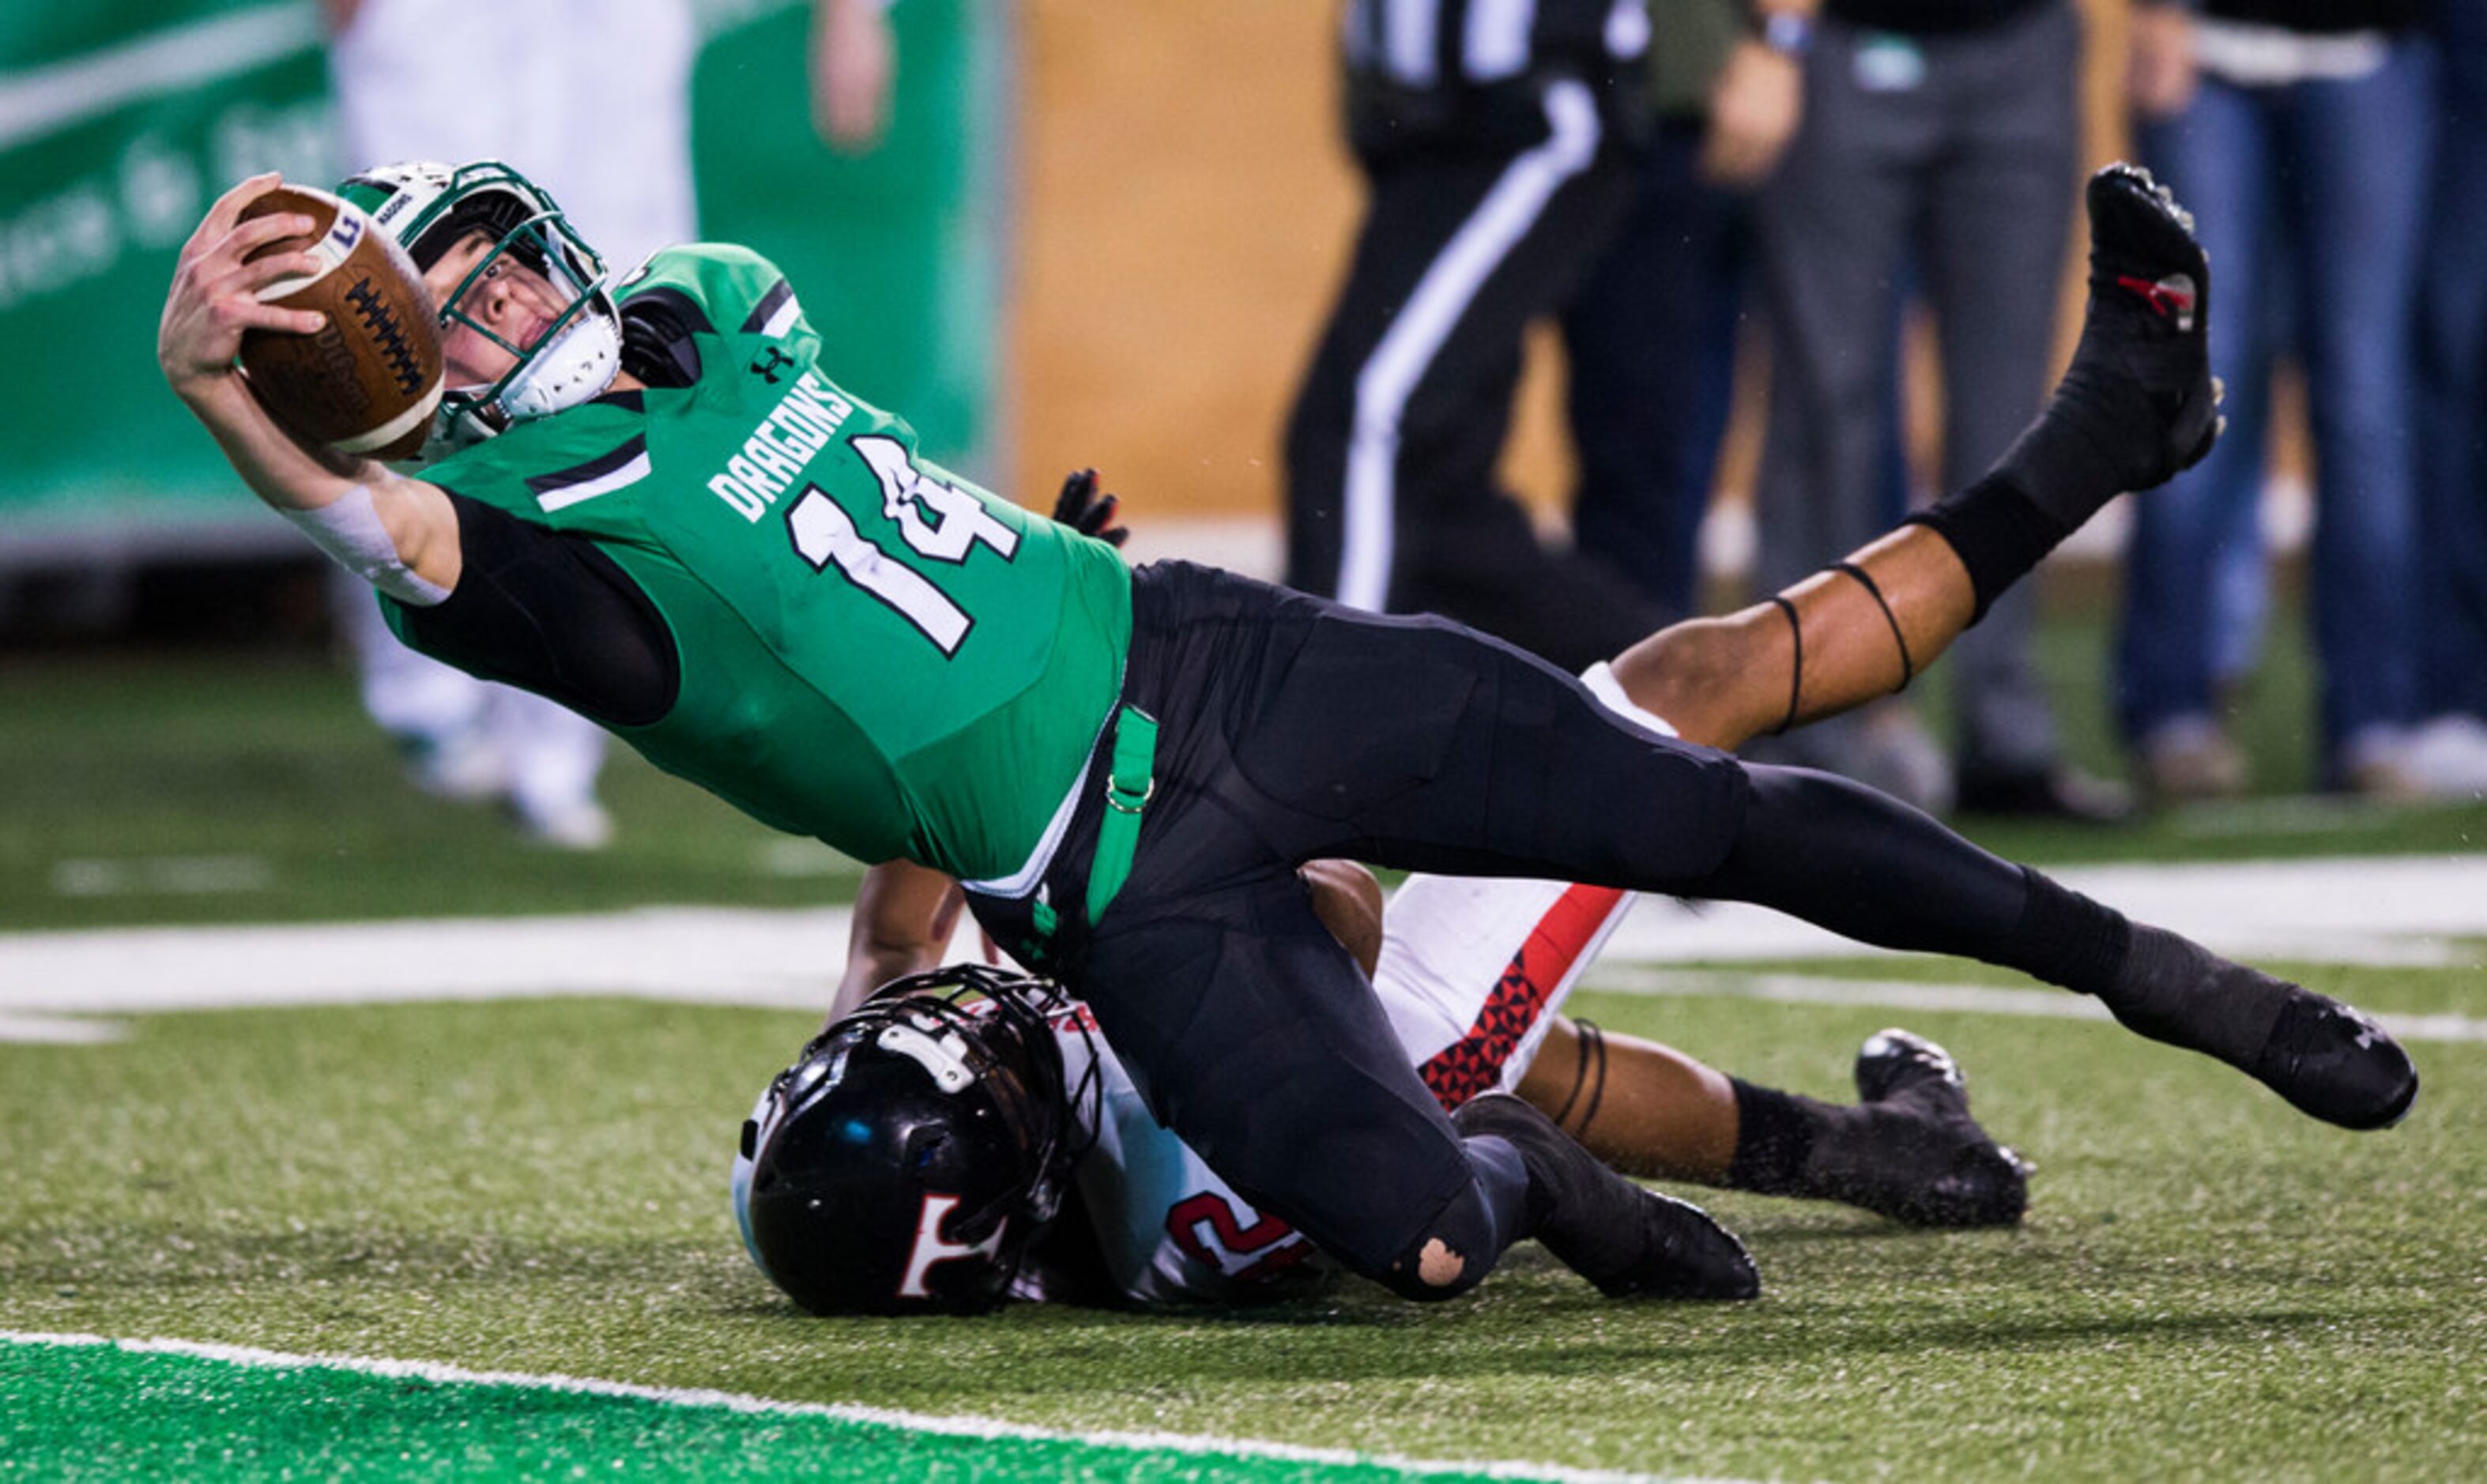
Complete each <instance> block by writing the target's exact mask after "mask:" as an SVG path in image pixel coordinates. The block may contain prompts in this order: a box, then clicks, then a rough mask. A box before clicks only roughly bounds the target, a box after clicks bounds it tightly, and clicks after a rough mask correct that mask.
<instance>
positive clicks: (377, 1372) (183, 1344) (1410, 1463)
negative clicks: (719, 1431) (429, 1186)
mask: <svg viewBox="0 0 2487 1484" xmlns="http://www.w3.org/2000/svg"><path fill="white" fill-rule="evenodd" d="M0 1344H9V1345H26V1346H47V1347H51V1348H55V1349H84V1348H92V1347H98V1346H102V1347H108V1348H110V1349H113V1350H119V1351H124V1352H126V1353H128V1354H131V1355H165V1356H185V1357H188V1358H193V1359H200V1360H213V1361H217V1362H220V1363H222V1364H226V1365H239V1366H251V1367H255V1368H259V1369H264V1370H339V1371H347V1372H350V1373H352V1374H354V1375H358V1376H376V1377H379V1378H381V1379H384V1380H393V1381H394V1380H411V1381H428V1382H433V1383H436V1384H440V1385H448V1386H508V1387H514V1388H519V1389H525V1390H539V1391H564V1392H570V1393H573V1394H576V1395H584V1396H606V1397H614V1398H617V1399H622V1400H629V1401H644V1402H656V1403H658V1404H660V1405H662V1406H668V1407H686V1408H694V1409H704V1410H710V1411H717V1412H733V1413H741V1414H756V1415H764V1416H805V1417H824V1418H829V1419H832V1420H835V1421H841V1422H862V1423H870V1424H875V1425H879V1426H882V1427H891V1428H900V1429H904V1430H907V1431H909V1432H918V1433H933V1434H937V1435H940V1436H944V1437H954V1438H983V1439H991V1440H993V1441H996V1442H1001V1441H1020V1442H1075V1443H1084V1444H1088V1445H1091V1446H1097V1447H1109V1448H1130V1449H1134V1450H1137V1449H1153V1450H1160V1451H1165V1452H1175V1453H1206V1454H1214V1455H1223V1456H1227V1457H1239V1458H1269V1459H1281V1460H1285V1461H1288V1462H1293V1463H1312V1464H1334V1465H1338V1466H1341V1467H1352V1466H1355V1465H1359V1464H1360V1465H1366V1466H1379V1467H1382V1468H1385V1469H1396V1470H1402V1471H1405V1472H1409V1473H1452V1472H1458V1473H1482V1474H1485V1475H1487V1476H1489V1477H1492V1478H1519V1479H1551V1480H1560V1481H1563V1484H1640V1481H1657V1480H1660V1479H1661V1478H1662V1476H1661V1475H1656V1474H1645V1473H1612V1472H1607V1471H1605V1470H1593V1469H1569V1468H1563V1467H1560V1466H1556V1465H1549V1464H1527V1463H1511V1462H1491V1463H1469V1462H1464V1461H1459V1460H1435V1459H1418V1458H1404V1457H1401V1456H1399V1455H1396V1454H1389V1453H1355V1452H1350V1451H1348V1450H1346V1449H1343V1448H1313V1447H1304V1446H1301V1445H1299V1444H1297V1443H1288V1442H1258V1441H1255V1440H1252V1439H1246V1438H1217V1437H1209V1436H1202V1435H1195V1434H1185V1433H1150V1432H1117V1431H1110V1430H1109V1431H1102V1432H1093V1433H1075V1432H1064V1431H1061V1430H1059V1429H1056V1428H1046V1427H1031V1426H1028V1425H1026V1424H1024V1423H1019V1422H1001V1421H995V1420H992V1419H991V1418H987V1417H974V1416H939V1415H934V1414H926V1413H915V1412H900V1411H895V1410H892V1409H889V1408H883V1407H861V1406H852V1405H847V1404H841V1403H829V1402H784V1401H776V1400H772V1399H771V1398H768V1397H765V1396H746V1395H742V1394H741V1393H738V1392H733V1391H715V1390H709V1389H706V1388H702V1387H680V1386H636V1385H633V1384H631V1383H629V1382H624V1381H599V1380H595V1379H593V1378H588V1377H579V1376H561V1375H528V1374H525V1373H522V1372H516V1371H470V1370H467V1369H466V1368H464V1367H463V1366H457V1365H444V1364H441V1363H439V1362H437V1361H433V1360H390V1359H370V1358H361V1357H356V1356H332V1355H289V1354H286V1353H284V1352H282V1351H274V1350H259V1349H255V1348H252V1347H249V1346H244V1345H213V1344H205V1343H201V1342H199V1341H195V1340H177V1339H136V1340H133V1339H115V1338H113V1337H111V1336H109V1335H102V1334H48V1333H42V1332H31V1331H23V1330H0ZM1672 1484H1728V1481H1724V1480H1693V1479H1684V1478H1678V1479H1674V1480H1673V1481H1672Z"/></svg>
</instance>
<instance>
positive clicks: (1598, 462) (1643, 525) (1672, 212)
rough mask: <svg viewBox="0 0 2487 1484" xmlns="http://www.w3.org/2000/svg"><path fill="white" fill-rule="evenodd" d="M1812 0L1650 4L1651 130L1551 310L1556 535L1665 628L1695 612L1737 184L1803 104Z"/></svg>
mask: <svg viewBox="0 0 2487 1484" xmlns="http://www.w3.org/2000/svg"><path fill="white" fill-rule="evenodd" d="M1814 10H1815V0H1784V3H1783V8H1774V9H1771V10H1768V11H1764V12H1760V13H1756V12H1754V11H1752V10H1750V9H1749V8H1748V7H1747V5H1746V0H1654V3H1653V4H1652V6H1651V12H1650V18H1651V20H1652V21H1653V22H1654V24H1655V30H1656V34H1657V35H1658V37H1659V38H1660V39H1661V41H1660V42H1659V44H1656V45H1653V46H1652V47H1651V48H1650V57H1651V64H1652V66H1651V102H1652V104H1653V109H1654V112H1655V116H1656V124H1655V126H1654V128H1653V129H1652V131H1651V135H1650V138H1649V139H1648V141H1647V142H1646V144H1644V145H1643V146H1642V147H1641V148H1640V149H1638V150H1637V151H1635V170H1636V172H1637V175H1638V182H1637V185H1636V189H1635V196H1634V199H1633V204H1632V208H1631V210H1630V211H1629V212H1628V213H1627V214H1626V215H1625V217H1624V220H1623V224H1622V227H1621V229H1620V230H1619V231H1618V233H1617V234H1616V237H1615V238H1614V240H1612V241H1611V242H1609V243H1608V244H1607V248H1606V250H1605V252H1604V253H1602V254H1601V255H1600V256H1599V258H1598V261H1597V263H1596V265H1595V266H1593V267H1592V268H1591V270H1590V272H1589V275H1588V278H1587V280H1586V281H1585V282H1583V283H1582V284H1581V286H1580V290H1579V294H1576V295H1575V296H1574V297H1573V300H1572V302H1571V304H1570V305H1569V306H1568V307H1566V308H1565V310H1564V311H1563V344H1564V349H1565V350H1566V351H1567V352H1568V358H1569V377H1568V378H1567V384H1568V387H1569V398H1570V402H1569V412H1570V416H1571V428H1572V442H1573V447H1574V450H1575V452H1576V453H1577V455H1578V457H1579V487H1578V490H1577V491H1576V493H1575V495H1574V498H1573V508H1572V531H1573V537H1574V541H1575V543H1576V544H1577V545H1578V546H1579V549H1580V551H1581V552H1582V553H1584V554H1587V555H1591V556H1595V557H1599V558H1602V559H1604V560H1605V561H1607V563H1609V564H1610V565H1612V566H1613V567H1614V568H1615V569H1616V570H1617V571H1618V572H1620V573H1621V574H1623V575H1624V576H1626V577H1628V578H1629V579H1631V581H1632V582H1633V583H1634V584H1635V586H1637V587H1638V588H1639V589H1640V590H1641V592H1642V593H1644V594H1645V595H1647V596H1648V597H1649V598H1650V599H1651V600H1653V601H1654V602H1657V603H1658V604H1659V605H1660V606H1661V607H1662V608H1663V610H1664V611H1665V612H1666V613H1667V614H1668V615H1669V616H1670V617H1683V616H1685V615H1687V614H1690V613H1691V612H1693V611H1694V610H1695V609H1696V607H1697V606H1698V605H1699V602H1700V594H1699V591H1698V588H1699V580H1700V562H1699V556H1700V551H1699V545H1700V530H1701V518H1702V516H1703V514H1704V513H1705V512H1706V510H1707V509H1708V507H1709V501H1710V493H1711V490H1712V486H1713V484H1714V481H1715V479H1716V476H1717V473H1718V463H1719V443H1720V441H1721V439H1722V438H1723V437H1724V436H1725V434H1726V429H1727V413H1728V407H1729V404H1730V401H1731V397H1732V393H1733V391H1734V388H1735V372H1736V342H1737V331H1738V327H1739V325H1740V324H1741V322H1742V320H1743V309H1744V299H1745V288H1746V280H1747V278H1748V277H1749V276H1750V267H1751V261H1752V223H1751V219H1750V212H1749V197H1748V195H1747V192H1748V191H1749V190H1750V189H1751V187H1752V186H1753V185H1754V184H1755V183H1756V182H1759V181H1761V180H1762V179H1763V178H1764V177H1766V176H1768V175H1769V174H1770V173H1771V171H1772V170H1773V169H1774V168H1775V167H1776V166H1777V164H1778V158H1779V155H1780V154H1781V152H1782V151H1784V150H1785V149H1786V148H1787V143H1788V140H1789V139H1790V138H1791V137H1792V136H1793V135H1794V134H1795V132H1796V126H1797V121H1798V119H1799V118H1800V117H1801V115H1802V107H1803V74H1802V53H1803V51H1804V48H1805V46H1806V44H1807V43H1808V42H1809V41H1810V39H1811V37H1812V16H1813V14H1814Z"/></svg>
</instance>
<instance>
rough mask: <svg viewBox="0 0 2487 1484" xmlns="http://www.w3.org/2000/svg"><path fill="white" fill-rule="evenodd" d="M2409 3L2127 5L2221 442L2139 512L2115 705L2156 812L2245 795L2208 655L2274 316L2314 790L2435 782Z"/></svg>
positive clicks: (2227, 636)
mask: <svg viewBox="0 0 2487 1484" xmlns="http://www.w3.org/2000/svg"><path fill="white" fill-rule="evenodd" d="M2418 8H2419V0H2199V4H2198V7H2197V8H2194V9H2187V8H2182V7H2179V6H2176V5H2173V4H2144V5H2141V6H2139V7H2138V8H2137V10H2136V12H2135V15H2134V28H2133V39H2134V57H2133V73H2132V88H2133V101H2134V106H2135V112H2136V115H2137V123H2138V130H2137V134H2138V146H2139V149H2140V152H2141V154H2142V156H2143V158H2144V160H2145V162H2147V163H2148V164H2149V165H2150V166H2151V168H2152V169H2153V170H2155V171H2156V172H2157V173H2158V175H2159V176H2160V178H2161V180H2163V181H2164V182H2166V183H2167V184H2168V185H2170V186H2171V187H2173V188H2174V190H2175V192H2176V194H2177V197H2178V199H2180V200H2182V201H2184V202H2185V203H2186V205H2187V206H2189V207H2191V208H2192V209H2193V210H2194V217H2195V220H2196V222H2197V223H2198V225H2199V229H2200V233H2201V238H2202V243H2203V246H2204V247H2205V248H2206V249H2207V250H2208V251H2209V254H2210V260H2211V263H2212V265H2213V267H2214V270H2215V274H2216V286H2215V290H2214V299H2215V312H2218V311H2217V306H2219V305H2224V306H2227V311H2228V312H2226V313H2224V314H2223V315H2222V318H2221V320H2220V328H2219V330H2218V331H2217V332H2216V333H2215V334H2214V335H2213V337H2212V359H2213V370H2214V371H2215V372H2216V373H2217V374H2218V375H2219V376H2221V377H2222V378H2224V379H2225V381H2226V382H2227V387H2228V400H2227V415H2228V432H2227V435H2226V436H2225V437H2223V438H2222V440H2221V442H2220V445H2219V447H2218V448H2217V449H2215V450H2214V451H2213V452H2212V454H2211V457H2210V458H2209V459H2208V460H2206V461H2205V462H2203V463H2202V464H2201V465H2200V466H2199V467H2197V468H2195V469H2194V471H2193V472H2192V473H2190V474H2188V475H2185V476H2183V477H2181V478H2179V479H2178V480H2177V481H2176V482H2175V483H2174V484H2172V485H2170V486H2169V487H2168V488H2167V489H2166V490H2159V491H2157V492H2155V493H2153V494H2152V495H2151V496H2150V497H2149V498H2148V499H2145V500H2140V501H2138V502H2136V505H2135V527H2134V537H2133V545H2132V548H2131V555H2130V563H2129V570H2128V573H2127V581H2126V595H2125V615H2124V632H2123V635H2122V640H2121V643H2120V647H2119V651H2118V676H2117V710H2118V714H2119V720H2120V723H2121V725H2122V727H2123V730H2124V735H2125V737H2126V740H2127V742H2129V743H2130V744H2131V745H2132V747H2133V748H2134V750H2135V754H2136V760H2137V765H2138V771H2139V774H2140V777H2141V779H2142V780H2143V782H2144V784H2145V786H2146V787H2147V788H2148V789H2149V790H2150V791H2151V792H2152V793H2153V794H2155V795H2157V796H2159V797H2160V798H2168V799H2184V798H2205V797H2217V796H2221V795H2228V794H2234V793H2237V792H2240V791H2241V790H2242V789H2243V788H2244V787H2245V786H2246V782H2247V779H2246V769H2245V759H2244V755H2243V753H2242V752H2241V751H2240V750H2239V749H2238V747H2237V745H2236V743H2235V742H2234V741H2233V740H2232V739H2230V738H2229V736H2228V735H2227V732H2226V729H2225V727H2224V725H2223V724H2222V719H2221V714H2220V710H2221V707H2220V692H2219V688H2218V679H2219V672H2220V668H2221V661H2222V655H2223V652H2224V653H2225V654H2229V655H2234V654H2237V653H2241V652H2245V651H2248V650H2249V644H2241V643H2240V641H2239V636H2238V635H2237V633H2236V632H2235V629H2236V626H2237V624H2238V623H2239V621H2240V615H2238V614H2237V613H2236V612H2234V611H2233V609H2234V607H2235V605H2236V604H2235V601H2234V598H2233V596H2230V597H2229V598H2228V599H2227V600H2226V601H2222V595H2234V594H2236V593H2237V592H2238V591H2239V583H2238V582H2237V581H2236V580H2235V577H2236V574H2237V571H2238V567H2237V562H2238V555H2237V547H2238V546H2240V544H2244V545H2247V546H2249V549H2251V550H2252V551H2253V552H2255V553H2256V554H2257V556H2258V553H2259V541H2260V537H2259V529H2258V526H2257V524H2256V518H2255V513H2256V511H2257V510H2258V508H2259V505H2260V502H2261V496H2262V490H2263V484H2264V478H2265V472H2266V465H2265V453H2266V444H2267V441H2268V433H2269V428H2270V421H2269V411H2270V387H2271V369H2272V361H2273V346H2272V337H2271V335H2270V334H2269V328H2270V318H2269V317H2268V316H2265V315H2262V314H2258V313H2256V310H2257V309H2258V308H2259V307H2260V306H2261V305H2262V302H2263V300H2264V297H2265V295H2266V294H2267V293H2268V288H2267V285H2268V284H2269V282H2271V281H2272V277H2273V275H2276V274H2277V273H2279V272H2281V271H2282V270H2283V268H2284V270H2285V271H2286V272H2287V273H2288V274H2289V275H2290V276H2289V281H2290V282H2291V283H2293V284H2294V286H2295V289H2296V302H2295V303H2294V305H2293V306H2292V308H2293V310H2294V321H2295V322H2296V324H2297V326H2298V330H2299V338H2300V341H2301V343H2302V345H2303V347H2304V361H2305V380H2306V391H2307V402H2308V410H2309V414H2310V422H2311V425H2312V431H2313V434H2314V445H2315V464H2314V487H2315V493H2316V510H2317V520H2316V525H2315V531H2314V541H2313V551H2312V572H2311V601H2312V608H2313V626H2314V647H2315V651H2316V654H2317V656H2318V658H2319V659H2320V662H2321V667H2322V672H2323V701H2322V717H2321V728H2320V734H2321V735H2320V744H2321V748H2322V752H2321V773H2322V780H2323V782H2324V783H2325V784H2326V786H2329V787H2334V788H2339V789H2344V790H2348V791H2350V792H2353V793H2359V794H2368V795H2377V796H2386V797H2396V796H2410V795H2417V794H2425V793H2430V792H2435V791H2436V783H2435V782H2434V781H2433V780H2431V779H2430V777H2429V776H2428V775H2427V773H2426V771H2424V770H2421V769H2420V768H2419V767H2418V763H2419V761H2420V760H2419V759H2418V758H2417V755H2416V754H2415V753H2414V751H2413V750H2412V748H2411V745H2410V740H2409V734H2408V731H2407V727H2408V724H2409V722H2410V721H2411V720H2412V719H2413V716H2414V715H2415V712H2416V707H2417V699H2418V698H2417V655H2418V642H2419V641H2418V632H2417V613H2418V607H2417V586H2416V584H2415V583H2413V581H2412V580H2411V574H2412V572H2413V570H2414V568H2415V566H2416V564H2417V531H2416V526H2415V518H2416V509H2417V507H2416V499H2417V495H2416V469H2415V458H2416V440H2415V438H2414V437H2413V435H2412V426H2411V422H2410V419H2411V417H2412V416H2413V415H2414V412H2415V406H2414V402H2413V393H2414V390H2415V388H2414V386H2413V383H2412V378H2411V372H2412V367H2413V364H2414V362H2413V354H2414V348H2413V345H2412V339H2411V316H2412V313H2413V311H2414V309H2415V307H2416V306H2415V300H2414V297H2413V294H2414V291H2415V288H2416V283H2417V277H2416V274H2417V262H2418V251H2419V245H2420V238H2421V236H2422V233H2423V230H2424V216H2425V200H2426V186H2427V171H2428V160H2429V148H2428V145H2429V139H2430V137H2431V135H2432V133H2433V121H2432V105H2433V95H2432V91H2431V75H2430V62H2431V59H2430V55H2429V51H2428V48H2427V46H2426V43H2425V41H2424V39H2423V38H2422V37H2421V36H2420V35H2419V34H2418V32H2417V29H2416V25H2417V19H2418Z"/></svg>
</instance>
